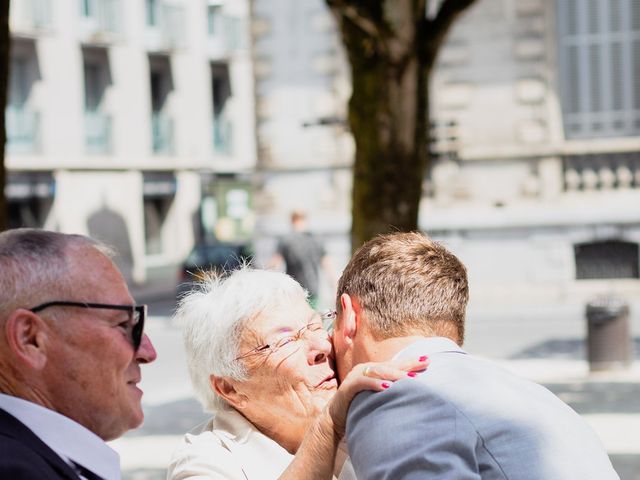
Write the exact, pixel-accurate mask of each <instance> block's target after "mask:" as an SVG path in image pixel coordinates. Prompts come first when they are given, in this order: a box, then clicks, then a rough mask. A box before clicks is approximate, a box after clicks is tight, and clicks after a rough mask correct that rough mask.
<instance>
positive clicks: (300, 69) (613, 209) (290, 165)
mask: <svg viewBox="0 0 640 480" xmlns="http://www.w3.org/2000/svg"><path fill="white" fill-rule="evenodd" d="M253 3H254V12H253V15H254V17H253V22H254V25H256V24H257V28H254V35H255V40H254V41H255V50H254V54H255V61H256V92H257V95H256V105H257V112H258V114H257V132H258V146H259V150H258V152H259V158H258V166H259V172H260V173H261V175H262V179H263V181H262V183H261V184H260V187H261V189H260V190H259V192H257V194H256V198H257V199H259V201H260V202H259V204H258V205H259V207H260V211H261V212H262V214H261V215H260V218H261V219H268V221H266V222H262V221H259V222H258V226H259V232H260V234H261V236H262V238H263V240H262V245H263V249H264V250H265V251H267V250H269V249H270V248H273V238H275V237H277V236H278V235H279V234H281V233H282V232H283V231H284V230H285V229H286V228H287V227H286V218H287V212H288V211H289V210H290V209H291V208H294V207H296V206H300V207H304V208H307V209H308V210H309V214H310V217H311V218H312V219H315V222H314V223H313V224H312V226H313V228H314V229H315V230H316V231H317V232H318V233H320V234H322V235H324V236H325V239H326V240H327V241H328V242H329V245H330V248H331V249H332V250H333V253H334V255H335V256H336V257H337V258H338V262H343V263H344V262H346V260H347V259H348V254H349V245H348V230H349V227H350V219H349V208H350V207H349V195H350V188H351V185H350V170H349V168H348V166H349V165H350V162H351V160H350V159H351V156H352V151H353V147H352V142H350V141H349V138H348V133H347V132H346V131H345V129H344V127H343V125H342V124H340V122H336V121H334V119H342V120H343V121H344V118H345V105H346V101H347V99H348V95H349V89H348V85H349V79H348V68H347V67H346V65H345V61H344V54H343V52H342V51H341V47H340V41H339V38H338V36H337V34H336V31H335V26H334V24H333V22H332V19H331V17H330V16H329V13H328V11H327V8H326V6H325V4H324V2H323V1H322V0H305V1H302V2H300V1H293V0H278V1H272V0H254V2H253ZM276 3H277V4H278V5H279V8H278V9H275V8H273V9H270V8H269V6H273V4H276ZM429 3H430V5H431V7H430V8H431V9H433V8H434V5H435V4H436V2H429ZM276 12H287V15H281V14H280V13H276ZM287 60H290V61H291V62H293V63H294V64H295V65H291V64H289V63H287ZM639 79H640V2H637V1H634V0H598V1H592V0H478V1H477V2H476V4H474V6H473V7H471V8H470V9H469V10H468V11H467V12H466V13H465V14H464V15H463V16H462V17H461V18H460V19H459V20H458V21H457V22H456V24H455V25H454V27H453V29H452V31H451V32H450V35H449V36H448V38H447V40H446V43H445V45H444V47H443V48H442V50H441V52H440V55H439V57H438V62H437V67H436V71H435V74H434V76H433V78H432V81H431V84H430V89H431V90H430V97H431V100H430V102H431V108H432V111H431V114H432V120H433V125H432V129H431V136H432V138H433V144H432V149H433V154H434V157H435V158H434V159H433V161H432V163H431V167H430V169H429V172H428V173H427V175H426V177H425V183H424V197H423V201H422V204H421V209H420V227H421V228H422V229H423V230H425V231H427V232H429V233H430V234H432V235H433V236H434V237H436V238H437V239H439V240H441V241H443V242H445V243H446V244H447V245H449V246H450V247H451V248H452V249H453V250H454V251H455V252H456V253H457V254H458V255H459V256H460V257H461V258H462V259H463V261H464V262H465V263H466V264H467V265H468V267H469V273H470V280H471V288H472V301H474V302H477V303H494V302H498V301H500V302H512V301H517V302H565V301H583V300H585V299H588V298H591V297H592V296H594V295H599V294H620V295H634V296H636V298H638V297H637V296H638V295H640V287H639V282H638V276H639V275H638V273H639V272H638V271H639V258H638V245H639V243H640V81H639ZM309 125H314V126H313V127H312V128H309ZM291 139H293V141H291ZM316 139H322V140H318V142H319V143H318V144H319V145H322V146H323V148H322V149H321V148H315V147H314V146H315V143H314V141H315V140H316ZM330 147H331V148H330ZM306 179H309V180H308V181H307V180H306ZM283 186H286V187H284V188H283Z"/></svg>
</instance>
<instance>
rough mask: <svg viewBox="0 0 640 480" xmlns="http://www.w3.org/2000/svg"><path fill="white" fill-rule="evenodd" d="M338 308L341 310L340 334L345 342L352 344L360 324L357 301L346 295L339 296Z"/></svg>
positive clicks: (359, 311)
mask: <svg viewBox="0 0 640 480" xmlns="http://www.w3.org/2000/svg"><path fill="white" fill-rule="evenodd" d="M340 307H341V308H342V316H341V318H340V321H341V327H342V328H341V329H340V330H341V332H342V335H343V337H344V340H345V342H347V343H353V339H354V338H355V336H356V334H357V333H358V328H359V326H360V322H361V318H360V317H361V313H362V311H361V309H360V304H359V303H358V299H357V298H355V297H352V296H351V295H349V294H348V293H343V294H342V295H340Z"/></svg>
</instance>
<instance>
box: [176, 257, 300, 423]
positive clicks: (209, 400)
mask: <svg viewBox="0 0 640 480" xmlns="http://www.w3.org/2000/svg"><path fill="white" fill-rule="evenodd" d="M306 297H307V293H306V291H305V290H304V289H303V288H302V287H301V286H300V284H299V283H298V282H296V281H295V280H294V279H293V278H291V277H290V276H288V275H286V274H284V273H281V272H275V271H268V270H256V269H252V268H250V267H247V266H244V267H242V268H240V269H238V270H235V271H233V272H231V273H229V274H218V273H209V274H207V277H206V278H205V279H204V280H203V281H202V282H200V284H199V286H198V288H197V289H195V290H194V291H192V292H189V293H188V294H187V295H185V296H184V297H183V298H182V299H181V300H180V302H179V306H178V310H177V312H176V314H175V316H174V319H175V320H176V321H177V322H178V324H180V325H181V326H182V328H183V338H184V345H185V350H186V353H187V364H188V367H189V373H190V375H191V381H192V383H193V387H194V389H195V392H196V395H197V396H198V399H199V400H200V402H201V403H202V405H203V407H204V409H205V410H206V411H209V412H211V413H215V412H216V411H217V410H223V409H228V408H229V405H228V404H227V403H226V401H225V400H224V399H223V398H221V397H220V396H218V395H217V394H216V393H215V391H214V390H213V388H212V387H211V383H210V380H209V379H210V376H211V375H216V376H224V377H230V378H233V379H236V380H244V379H246V378H247V371H246V369H245V368H244V365H243V363H242V361H240V360H236V358H237V357H238V355H240V352H239V346H240V340H241V336H242V332H243V330H244V327H245V326H246V324H247V322H248V321H250V320H252V319H254V318H255V317H257V316H258V315H260V314H261V313H262V312H269V311H273V310H276V309H278V308H281V307H282V306H283V305H286V304H287V303H289V302H290V301H292V300H294V299H296V298H302V299H305V298H306Z"/></svg>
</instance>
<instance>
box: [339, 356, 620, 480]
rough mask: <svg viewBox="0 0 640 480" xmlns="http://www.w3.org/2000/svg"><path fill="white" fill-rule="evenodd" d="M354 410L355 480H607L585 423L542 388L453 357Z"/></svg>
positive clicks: (438, 359) (370, 396) (367, 397)
mask: <svg viewBox="0 0 640 480" xmlns="http://www.w3.org/2000/svg"><path fill="white" fill-rule="evenodd" d="M430 359H431V364H430V366H429V369H428V370H427V371H426V372H424V373H423V374H420V375H418V377H416V378H415V379H405V380H401V381H398V382H396V383H394V384H393V385H392V386H391V388H389V389H388V390H386V391H384V392H377V393H371V392H365V393H361V394H359V395H358V396H357V397H356V398H355V399H354V401H353V402H352V405H351V408H350V410H349V415H348V417H347V441H348V444H349V451H350V453H351V458H352V461H353V465H354V468H355V471H356V475H357V477H358V479H359V480H368V479H389V480H390V479H394V480H407V479H412V480H413V479H416V480H417V479H420V478H425V475H426V474H427V475H426V476H428V477H429V478H430V479H451V478H455V479H456V480H467V479H483V480H489V479H491V480H497V479H507V478H508V479H509V480H538V479H542V478H553V479H554V480H573V479H576V478H580V479H581V480H587V479H588V480H605V479H606V480H612V479H617V478H618V476H617V475H616V473H615V471H614V470H613V468H612V466H611V462H610V461H609V458H608V457H607V455H606V452H605V450H604V448H603V446H602V444H601V442H600V441H599V439H598V438H597V436H596V435H595V433H594V432H593V430H591V428H590V427H589V426H588V425H587V424H586V422H585V421H584V419H582V418H580V416H579V415H578V414H577V413H576V412H574V411H573V410H572V409H571V408H570V407H569V406H567V405H566V404H565V403H563V402H562V401H560V399H558V398H557V397H556V396H555V395H553V394H552V393H551V392H550V391H548V390H547V389H546V388H544V387H542V386H540V385H538V384H535V383H533V382H530V381H528V380H525V379H522V378H519V377H517V376H515V375H513V374H511V373H509V372H507V371H506V370H504V369H502V368H500V367H499V366H497V365H496V364H494V363H492V362H489V361H485V360H481V359H478V358H474V357H472V356H470V355H465V354H461V353H458V352H451V351H449V352H433V353H430Z"/></svg>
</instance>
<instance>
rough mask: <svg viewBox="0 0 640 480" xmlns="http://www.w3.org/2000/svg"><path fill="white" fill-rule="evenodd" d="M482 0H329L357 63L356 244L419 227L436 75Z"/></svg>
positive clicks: (353, 114) (353, 116) (352, 112)
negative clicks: (431, 1) (449, 40)
mask: <svg viewBox="0 0 640 480" xmlns="http://www.w3.org/2000/svg"><path fill="white" fill-rule="evenodd" d="M474 1H475V0H444V1H442V2H440V4H439V7H438V11H437V14H436V15H435V16H434V17H433V18H427V17H426V12H427V0H377V1H375V2H364V1H362V0H326V2H327V4H328V5H329V7H330V8H331V10H332V13H333V14H334V16H335V18H336V20H337V21H338V25H339V28H340V32H341V34H342V41H343V43H344V46H345V48H346V51H347V55H348V58H349V62H350V64H351V78H352V83H353V93H352V96H351V99H350V101H349V126H350V128H351V133H352V134H353V136H354V139H355V143H356V154H355V163H354V167H353V193H352V207H351V208H352V226H351V247H352V249H353V250H355V249H357V248H358V247H359V246H360V245H362V244H363V243H364V242H366V241H367V240H369V239H370V238H372V237H374V236H375V235H377V234H380V233H386V232H390V231H411V230H416V229H417V228H418V208H419V205H420V198H421V196H422V195H421V194H422V182H423V178H424V174H425V171H426V168H427V165H428V161H429V148H428V142H429V128H428V126H429V108H428V107H429V98H428V95H429V92H428V88H429V75H430V74H431V71H432V70H433V65H434V63H435V59H436V56H437V54H438V50H439V48H440V46H441V45H442V43H443V42H444V39H445V36H446V34H447V32H448V30H449V28H450V26H451V25H452V24H453V22H454V20H455V19H456V18H457V17H458V15H459V14H460V13H462V11H464V10H465V9H466V8H468V7H469V6H470V5H471V4H473V3H474Z"/></svg>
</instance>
